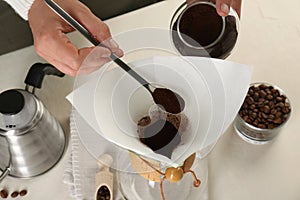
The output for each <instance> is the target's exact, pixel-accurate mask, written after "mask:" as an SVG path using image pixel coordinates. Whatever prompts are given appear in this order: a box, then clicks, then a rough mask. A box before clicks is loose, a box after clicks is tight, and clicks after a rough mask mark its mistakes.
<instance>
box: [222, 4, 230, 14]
mask: <svg viewBox="0 0 300 200" xmlns="http://www.w3.org/2000/svg"><path fill="white" fill-rule="evenodd" d="M221 11H222V12H223V13H226V14H228V13H229V6H228V5H227V4H226V3H222V4H221Z"/></svg>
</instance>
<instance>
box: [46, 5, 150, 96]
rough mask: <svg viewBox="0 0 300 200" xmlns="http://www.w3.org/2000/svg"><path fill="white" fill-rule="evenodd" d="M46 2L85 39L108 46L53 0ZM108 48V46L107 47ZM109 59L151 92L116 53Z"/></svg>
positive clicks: (141, 78)
mask: <svg viewBox="0 0 300 200" xmlns="http://www.w3.org/2000/svg"><path fill="white" fill-rule="evenodd" d="M45 2H46V4H47V5H48V6H49V7H50V8H51V9H52V10H53V11H54V12H55V13H56V14H57V15H59V16H60V17H61V18H62V19H63V20H65V21H66V22H67V23H68V24H70V25H71V26H72V27H73V28H74V29H76V30H77V31H79V32H80V33H81V34H82V35H83V36H84V37H85V38H86V39H88V40H89V41H90V42H91V43H92V44H93V45H95V46H98V45H99V46H102V47H105V48H108V47H107V46H105V45H103V44H102V43H100V42H98V41H97V40H96V38H94V37H93V35H92V34H91V33H90V32H89V31H88V30H87V29H86V28H85V27H84V26H82V25H81V24H80V23H79V22H77V21H76V20H75V19H74V18H73V17H72V16H71V15H69V13H67V12H66V11H65V10H63V9H62V8H61V7H60V6H59V5H58V4H57V3H55V2H54V1H53V0H45ZM108 49H109V48H108ZM110 59H111V60H112V61H114V62H115V63H116V64H117V65H119V66H120V67H121V68H122V69H123V70H125V71H126V72H127V73H129V74H130V75H131V76H132V77H133V78H134V79H136V80H137V81H138V82H139V83H140V84H142V85H143V86H144V87H145V88H146V89H147V90H149V92H150V93H152V91H151V89H150V83H148V81H146V80H145V79H144V78H143V77H141V76H140V75H139V74H138V73H136V72H135V71H134V70H133V69H132V68H131V67H130V66H128V65H127V64H126V63H124V62H123V61H122V60H121V59H120V58H118V56H117V55H115V54H114V53H111V55H110Z"/></svg>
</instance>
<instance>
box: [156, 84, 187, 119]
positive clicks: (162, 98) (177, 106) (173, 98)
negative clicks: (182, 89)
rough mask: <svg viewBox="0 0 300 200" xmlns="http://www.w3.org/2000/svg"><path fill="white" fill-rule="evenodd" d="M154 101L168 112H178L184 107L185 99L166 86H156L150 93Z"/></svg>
mask: <svg viewBox="0 0 300 200" xmlns="http://www.w3.org/2000/svg"><path fill="white" fill-rule="evenodd" d="M152 96H153V99H154V102H155V103H156V104H158V105H160V106H161V107H162V109H164V110H166V111H167V112H169V113H172V114H177V113H180V112H181V111H182V110H183V109H184V107H185V101H184V100H183V98H182V97H181V96H180V95H179V94H176V93H175V92H173V91H172V90H169V89H167V88H156V89H155V90H154V91H153V93H152Z"/></svg>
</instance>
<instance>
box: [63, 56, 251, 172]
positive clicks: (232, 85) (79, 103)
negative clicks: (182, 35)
mask: <svg viewBox="0 0 300 200" xmlns="http://www.w3.org/2000/svg"><path fill="white" fill-rule="evenodd" d="M130 65H131V66H132V67H133V68H134V69H135V71H137V72H138V73H139V74H141V75H142V76H143V77H144V78H145V79H146V80H148V81H149V82H150V83H153V84H155V85H162V86H164V87H167V88H169V89H172V90H174V91H175V92H177V93H178V94H179V95H181V96H182V97H183V98H184V100H185V102H186V107H185V109H184V111H183V113H184V114H185V115H186V116H187V117H188V120H189V127H188V130H187V131H186V132H185V133H184V137H182V142H181V143H180V145H179V146H178V147H177V148H176V149H175V150H174V151H173V154H172V158H171V159H168V158H167V157H165V156H162V155H160V154H156V153H154V152H153V151H152V150H151V149H150V148H148V147H147V146H145V145H144V144H142V143H141V142H140V140H139V138H138V136H137V125H136V124H137V121H138V120H139V119H140V118H141V117H144V116H146V115H147V114H148V110H149V108H150V107H151V105H153V104H154V102H153V100H152V98H151V96H150V94H149V93H148V92H147V91H146V89H144V88H142V87H141V86H140V84H139V83H138V82H137V81H136V80H134V79H133V78H132V77H131V76H130V75H128V74H127V73H126V72H125V71H123V70H122V69H121V68H119V67H117V68H113V69H111V67H110V66H109V65H106V66H104V67H102V68H101V69H100V70H99V71H98V72H97V75H96V76H95V75H93V78H92V79H91V80H89V81H88V82H87V83H85V84H83V85H82V86H80V87H78V88H77V89H75V90H74V91H73V92H72V93H71V94H70V95H69V96H68V99H69V100H70V101H71V103H72V104H73V106H74V107H75V108H76V110H77V111H78V113H80V115H81V116H82V117H83V119H85V120H86V122H87V123H88V124H89V125H90V126H91V127H93V129H94V130H95V131H96V132H97V133H99V134H100V135H101V136H103V137H104V138H106V139H107V140H109V141H110V142H113V143H114V144H116V145H119V146H121V147H123V148H125V149H128V150H130V151H134V152H136V153H138V154H141V155H144V156H147V157H149V158H152V159H155V160H159V161H161V162H162V163H165V164H167V165H173V166H176V165H180V164H182V162H183V161H184V160H185V159H186V158H187V157H188V156H189V155H190V154H192V153H194V152H196V151H201V149H204V148H205V147H207V146H209V145H212V144H215V143H216V141H217V139H218V138H219V136H220V135H221V133H223V132H224V131H225V128H227V127H228V126H229V124H230V123H231V122H232V120H233V119H234V117H235V115H236V113H237V112H238V109H239V107H240V106H241V104H242V102H243V99H244V97H245V94H246V92H247V90H248V86H249V82H250V77H251V68H249V67H248V66H245V65H241V64H237V63H233V62H228V61H220V60H216V59H209V58H200V57H179V56H171V57H152V58H149V59H144V60H139V61H136V62H133V63H130ZM237 74H238V78H236V76H237ZM99 148H100V147H99Z"/></svg>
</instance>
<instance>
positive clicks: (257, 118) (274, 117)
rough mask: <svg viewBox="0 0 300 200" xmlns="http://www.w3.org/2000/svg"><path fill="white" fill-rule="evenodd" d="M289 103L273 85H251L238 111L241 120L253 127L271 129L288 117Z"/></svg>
mask: <svg viewBox="0 0 300 200" xmlns="http://www.w3.org/2000/svg"><path fill="white" fill-rule="evenodd" d="M290 112H291V108H290V104H289V102H288V101H287V98H286V96H285V95H284V94H280V91H279V90H278V89H276V88H274V87H273V86H267V85H265V84H260V85H258V86H255V85H253V86H251V87H250V88H249V90H248V93H247V95H246V98H245V101H244V103H243V105H242V107H241V109H240V111H239V115H240V116H241V117H242V118H243V120H244V121H245V122H247V123H249V124H251V125H253V126H255V127H258V128H262V129H266V128H268V129H272V128H275V127H277V126H279V125H280V124H282V123H283V122H285V121H286V120H287V118H288V115H289V113H290Z"/></svg>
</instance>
